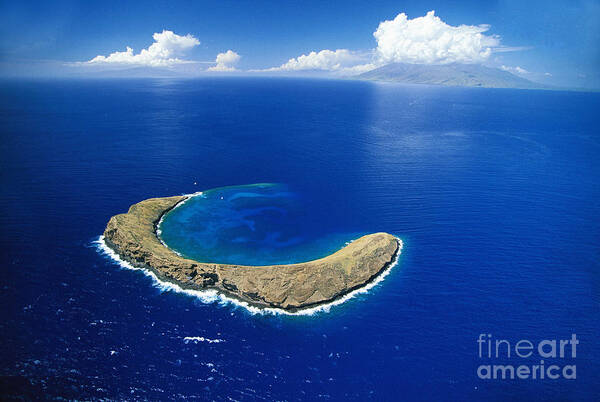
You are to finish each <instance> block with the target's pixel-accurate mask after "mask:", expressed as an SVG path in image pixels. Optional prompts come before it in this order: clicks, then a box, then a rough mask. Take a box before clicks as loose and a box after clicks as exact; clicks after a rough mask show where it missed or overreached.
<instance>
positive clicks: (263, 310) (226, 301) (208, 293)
mask: <svg viewBox="0 0 600 402" xmlns="http://www.w3.org/2000/svg"><path fill="white" fill-rule="evenodd" d="M199 195H202V192H201V191H200V192H197V193H193V194H186V195H185V196H186V198H185V199H184V200H182V201H181V202H179V203H177V205H175V206H174V207H173V208H172V209H171V211H172V210H173V209H175V208H177V207H180V206H181V205H183V204H184V203H185V202H187V201H188V200H190V199H191V198H193V197H195V196H199ZM165 215H166V214H163V216H161V218H160V220H159V221H158V223H157V224H156V234H157V237H158V239H159V241H160V242H161V243H162V244H163V246H165V247H167V248H169V247H168V246H167V245H166V244H165V243H164V242H163V241H162V239H161V238H160V229H159V227H160V224H161V223H162V221H163V219H164V216H165ZM396 240H397V241H398V251H397V252H396V255H395V256H394V259H393V260H392V262H391V263H390V264H389V265H388V266H387V267H386V268H385V269H384V270H383V271H382V272H380V273H379V274H378V275H377V276H376V277H374V278H373V279H372V280H370V281H369V282H368V283H366V284H365V285H364V286H362V287H360V288H358V289H354V290H352V291H351V292H348V293H347V294H345V295H343V296H341V297H339V298H337V299H335V300H332V301H330V302H328V303H323V304H319V305H316V306H312V307H308V308H305V309H300V310H296V311H287V310H284V309H280V308H274V307H257V306H254V305H251V304H250V303H247V302H245V301H242V300H238V299H235V298H233V297H229V296H227V295H225V294H223V293H221V292H219V291H218V290H216V289H203V290H196V289H186V288H182V287H181V286H179V285H178V284H176V283H173V282H169V281H166V280H162V279H160V278H159V277H158V276H157V275H156V274H155V273H154V272H152V271H151V270H150V269H147V268H143V267H136V266H134V265H133V264H130V263H129V262H127V261H125V260H123V259H122V258H121V257H120V256H119V255H118V254H117V253H116V252H115V251H114V250H113V249H111V248H110V247H109V246H108V245H107V244H106V242H105V241H104V235H100V236H99V237H98V239H97V240H95V241H94V242H93V244H94V245H95V246H96V248H97V249H98V251H99V252H100V253H101V254H103V255H105V256H107V257H108V258H110V259H111V260H112V261H113V262H114V263H116V264H117V265H119V266H120V267H121V268H123V269H129V270H132V271H141V272H142V273H143V274H144V275H146V276H147V277H149V278H150V279H151V280H152V285H153V286H154V287H156V288H158V289H160V290H161V291H162V292H176V293H181V294H185V295H188V296H191V297H195V298H197V299H198V300H200V301H201V302H202V303H206V304H212V303H218V304H219V305H221V306H226V305H230V304H231V305H235V306H238V307H242V308H244V309H245V310H247V311H248V312H249V313H251V314H253V315H255V314H259V315H290V316H311V315H315V314H317V313H328V312H329V311H330V310H331V307H334V306H339V305H341V304H343V303H345V302H347V301H348V300H350V299H353V298H355V297H356V296H358V295H360V294H366V293H368V292H369V290H371V289H372V288H374V287H375V286H377V285H378V284H379V283H381V282H382V281H383V280H384V279H385V277H386V276H388V275H389V273H390V272H391V270H392V269H393V268H394V267H395V266H396V265H398V260H399V258H400V255H401V254H402V248H403V242H402V240H401V239H400V238H399V237H396ZM349 243H350V242H349ZM169 249H170V248H169ZM170 250H172V249H170ZM172 251H173V250H172ZM175 253H176V254H179V253H177V252H175Z"/></svg>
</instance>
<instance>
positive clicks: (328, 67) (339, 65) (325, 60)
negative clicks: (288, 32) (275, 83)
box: [265, 49, 373, 72]
mask: <svg viewBox="0 0 600 402" xmlns="http://www.w3.org/2000/svg"><path fill="white" fill-rule="evenodd" d="M365 60H366V57H365V55H364V54H360V53H359V52H355V51H351V50H348V49H337V50H329V49H324V50H321V51H319V52H315V51H312V52H310V53H308V54H303V55H300V56H298V57H294V58H291V59H289V60H288V61H287V62H286V63H284V64H282V65H281V66H279V67H273V68H269V69H267V70H265V71H303V70H321V71H338V72H344V71H348V70H357V71H358V70H361V69H362V70H363V71H368V70H369V69H372V68H373V67H371V66H369V65H366V64H360V63H364V62H365Z"/></svg>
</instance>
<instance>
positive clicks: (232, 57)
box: [208, 50, 242, 71]
mask: <svg viewBox="0 0 600 402" xmlns="http://www.w3.org/2000/svg"><path fill="white" fill-rule="evenodd" d="M241 58H242V56H240V55H239V54H237V53H236V52H234V51H233V50H228V51H226V52H225V53H219V54H218V55H217V58H216V60H215V63H217V64H216V65H215V66H213V67H210V68H209V69H208V71H236V70H235V65H236V64H237V63H238V62H239V61H240V59H241Z"/></svg>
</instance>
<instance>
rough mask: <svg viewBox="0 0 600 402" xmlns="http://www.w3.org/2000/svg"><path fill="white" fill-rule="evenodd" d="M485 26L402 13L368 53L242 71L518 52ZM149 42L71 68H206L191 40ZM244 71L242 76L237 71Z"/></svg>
mask: <svg viewBox="0 0 600 402" xmlns="http://www.w3.org/2000/svg"><path fill="white" fill-rule="evenodd" d="M489 29H490V26H489V25H485V24H482V25H458V26H453V25H449V24H447V23H446V22H444V21H443V20H442V19H441V18H440V17H438V16H436V15H435V11H434V10H432V11H429V12H427V13H426V14H425V15H424V16H420V17H415V18H412V19H410V18H409V17H408V16H407V15H406V14H405V13H399V14H398V15H396V17H395V18H393V19H391V20H384V21H381V22H380V23H379V25H378V26H377V28H376V29H375V31H374V32H373V37H374V38H375V41H376V46H375V47H374V48H371V49H368V50H351V49H347V48H340V49H336V50H330V49H322V50H319V51H311V52H308V53H305V54H301V55H300V56H297V57H292V58H290V59H288V61H287V62H285V63H283V64H281V65H280V66H277V67H271V68H264V69H255V70H247V71H248V72H281V73H286V72H287V73H293V72H302V71H304V72H308V71H320V72H326V73H330V74H333V75H338V76H352V75H357V74H361V73H364V72H366V71H369V70H373V69H375V68H378V67H381V66H384V65H386V64H390V63H410V64H449V63H465V64H483V63H486V62H488V60H490V56H491V55H492V54H493V53H494V52H506V51H514V50H522V49H523V48H522V47H513V48H510V47H505V46H501V44H500V37H499V36H497V35H488V34H486V32H487V31H488V30H489ZM152 38H153V39H154V42H153V43H152V44H151V45H150V46H149V47H148V48H146V49H142V50H141V51H140V52H139V53H137V54H134V51H133V49H132V48H131V47H129V46H128V47H127V48H126V50H125V51H122V52H119V51H117V52H114V53H111V54H109V55H108V56H104V55H98V56H96V57H94V58H93V59H91V60H89V61H86V62H81V63H75V64H77V65H96V66H103V65H104V66H106V65H115V67H117V68H118V66H119V65H125V66H131V65H135V66H144V67H172V68H175V66H176V65H181V64H186V63H189V64H193V63H211V62H207V61H194V60H186V59H185V55H186V53H187V52H188V51H189V50H190V49H192V48H194V47H196V46H198V45H200V41H199V40H198V39H197V38H195V37H194V36H193V35H191V34H187V35H185V36H181V35H177V34H175V33H174V32H173V31H170V30H163V31H162V32H161V33H159V32H156V33H154V34H153V35H152ZM240 59H241V56H240V55H239V54H238V53H237V52H235V51H233V50H231V49H229V50H227V51H226V52H222V53H219V54H218V55H217V56H216V59H215V61H214V62H212V63H213V64H214V65H213V66H212V67H209V68H208V69H204V68H199V67H195V69H193V70H189V71H191V72H192V73H193V74H202V73H207V72H234V71H236V72H237V71H240V70H238V69H237V65H238V63H239V61H240ZM500 68H502V69H504V70H505V71H510V72H512V73H517V74H525V72H526V70H525V69H522V68H521V67H507V66H502V67H500ZM242 71H243V70H242Z"/></svg>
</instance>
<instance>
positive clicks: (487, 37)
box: [0, 0, 600, 88]
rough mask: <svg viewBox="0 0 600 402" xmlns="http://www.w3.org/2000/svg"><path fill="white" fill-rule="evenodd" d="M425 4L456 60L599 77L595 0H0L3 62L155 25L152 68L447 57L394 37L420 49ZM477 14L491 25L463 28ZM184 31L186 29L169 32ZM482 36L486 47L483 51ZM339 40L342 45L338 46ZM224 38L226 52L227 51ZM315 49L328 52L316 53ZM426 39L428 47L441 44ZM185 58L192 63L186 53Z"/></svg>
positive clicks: (67, 54)
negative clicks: (381, 30)
mask: <svg viewBox="0 0 600 402" xmlns="http://www.w3.org/2000/svg"><path fill="white" fill-rule="evenodd" d="M430 10H435V17H432V18H430V19H428V20H424V21H421V22H423V23H425V24H427V23H430V25H431V26H432V27H434V28H436V27H437V28H440V27H441V28H440V29H441V30H442V31H443V30H444V29H446V30H447V31H448V32H450V33H452V35H455V36H456V37H455V38H454V39H453V40H455V44H457V46H459V50H460V52H462V51H463V50H464V52H465V54H464V55H462V56H459V57H458V58H457V59H456V60H454V61H458V62H462V61H465V60H466V61H467V62H476V63H481V64H486V65H491V66H495V67H500V68H502V67H503V68H505V69H510V71H512V72H514V73H517V74H520V75H522V76H524V77H525V78H529V79H533V80H536V81H541V82H546V83H549V84H555V85H566V86H578V87H595V88H597V87H600V0H599V1H591V0H585V1H579V0H573V1H562V0H558V1H544V2H541V1H523V0H521V1H515V0H509V1H481V0H479V1H462V2H456V1H378V2H373V1H369V2H367V1H343V2H342V1H340V2H326V1H301V2H300V1H298V2H295V1H294V2H292V1H272V2H270V1H269V2H267V1H252V2H251V1H248V2H245V1H227V0H219V1H189V2H183V1H182V2H175V1H150V2H139V3H138V2H116V1H114V2H113V1H102V2H92V1H87V2H84V1H80V2H75V1H52V2H46V1H39V2H36V1H19V2H16V1H15V2H9V1H4V2H2V3H0V15H2V21H3V23H2V24H0V32H1V34H0V38H2V39H1V40H0V74H2V75H5V76H6V75H8V76H11V75H27V74H31V75H44V74H49V75H52V74H61V73H62V74H68V73H70V72H73V71H75V70H77V69H85V68H86V67H87V65H84V63H80V64H77V62H87V61H89V60H92V59H93V58H94V57H96V56H99V55H101V56H104V57H108V56H109V55H111V54H112V53H114V52H124V51H125V49H126V47H127V46H129V47H131V48H132V54H133V55H135V54H138V53H139V52H140V50H141V49H147V48H148V47H149V46H151V45H152V43H153V42H155V41H156V40H155V39H153V34H154V33H162V32H163V31H164V30H167V31H171V32H173V34H174V35H176V36H168V35H165V36H161V37H159V40H158V41H159V42H160V43H159V46H158V47H155V48H154V50H156V49H158V50H159V51H163V50H164V51H167V52H168V53H169V56H165V57H166V58H165V59H164V60H171V61H169V62H168V63H167V64H169V65H168V66H165V65H158V66H157V65H154V66H151V67H153V68H171V69H173V68H179V69H182V71H187V72H190V71H193V72H200V71H205V70H206V69H209V68H211V67H212V69H213V70H217V71H220V72H224V71H227V70H234V69H235V70H237V71H245V72H247V71H248V70H261V69H269V68H280V69H281V67H282V66H283V65H285V64H286V63H287V62H288V61H289V60H290V59H295V62H294V63H292V64H288V65H287V67H285V68H283V69H284V70H290V69H291V70H294V71H296V72H301V71H304V68H305V67H302V66H303V65H304V64H306V63H308V64H310V65H311V66H313V67H314V66H316V67H318V68H320V69H323V71H325V72H328V73H332V74H335V73H336V72H337V73H339V74H342V73H343V72H347V71H349V70H347V68H350V67H356V66H359V67H357V68H359V69H360V68H365V69H366V68H369V67H368V66H369V65H371V66H376V65H380V64H382V63H384V62H393V61H409V62H416V63H429V62H431V63H444V62H450V61H453V60H451V59H448V58H447V56H448V54H456V53H455V52H454V53H453V50H452V49H454V48H452V46H451V45H449V46H450V48H448V49H451V50H450V53H444V54H445V55H446V56H440V57H438V58H433V59H431V58H429V59H422V58H419V57H420V56H419V57H416V58H414V57H413V58H411V54H410V52H409V51H408V50H407V49H403V48H401V47H400V45H399V43H404V42H402V41H404V40H406V39H407V38H408V40H410V41H412V42H411V43H412V45H413V47H412V48H411V49H413V50H414V49H415V47H414V46H417V47H416V49H421V48H420V47H419V46H421V45H423V44H422V43H417V42H418V40H420V39H415V34H414V29H413V30H412V31H411V30H410V26H411V25H410V22H411V21H413V20H414V19H416V18H419V17H424V16H426V14H427V13H428V12H429V11H430ZM400 13H405V14H406V16H407V20H408V22H409V24H408V25H406V24H405V23H403V22H402V21H399V20H397V21H396V22H395V23H394V24H396V25H395V26H392V25H393V24H391V23H390V24H389V25H390V30H389V31H390V32H387V33H385V34H383V35H381V37H380V42H381V43H379V42H378V41H377V40H376V38H375V37H374V36H373V33H374V32H375V31H376V30H377V29H378V27H379V26H380V24H381V23H382V22H383V21H392V20H394V19H395V17H396V16H397V15H398V14H400ZM435 19H439V21H437V20H435ZM434 20H435V21H434ZM417 21H420V20H417ZM428 21H429V22H428ZM403 24H404V25H403ZM436 24H437V25H436ZM482 24H485V25H488V27H486V28H485V29H484V30H483V31H481V32H475V33H473V32H471V31H472V30H473V29H475V30H477V29H479V28H476V27H479V26H480V25H482ZM461 25H465V26H471V28H470V29H471V31H469V29H466V30H464V31H461V29H459V28H458V27H460V26H461ZM414 26H415V27H416V26H420V25H417V23H415V24H414ZM426 26H427V25H426ZM402 27H404V28H402ZM474 27H475V28H474ZM437 28H436V29H437ZM411 32H412V33H411ZM442 33H443V32H442ZM188 34H189V35H190V36H191V37H193V40H187V41H186V40H185V39H181V41H180V42H177V41H179V38H180V37H185V35H188ZM478 34H479V35H483V39H484V45H483V47H478V48H475V49H463V47H462V46H463V45H465V43H471V42H469V41H470V40H471V39H472V38H475V37H476V35H478ZM411 35H412V36H411ZM440 35H441V34H440ZM465 35H466V37H465ZM188 38H189V37H188ZM479 38H481V36H479ZM485 41H487V42H485ZM197 42H198V44H197ZM164 43H167V45H164ZM486 43H487V44H486ZM165 46H166V47H165ZM173 46H174V47H173ZM427 46H428V45H427V44H426V45H425V49H426V50H427V49H429V48H427ZM436 46H437V45H436ZM467 46H470V45H467ZM488 47H489V48H490V50H491V53H489V54H488V53H486V52H485V51H486V50H487V48H488ZM338 49H342V50H344V51H345V52H342V53H340V52H338V53H335V51H336V50H338ZM386 49H387V50H386ZM448 49H446V50H448ZM229 50H231V53H227V51H229ZM322 50H330V51H331V52H332V53H331V54H330V53H327V52H325V53H320V54H319V53H318V52H320V51H322ZM429 50H431V51H432V52H433V53H435V54H438V53H437V52H438V51H439V49H437V48H433V49H429ZM313 51H314V52H316V53H317V54H316V55H315V56H314V57H313V58H308V59H307V58H304V59H299V57H300V56H302V55H307V56H308V55H310V52H313ZM346 51H347V52H346ZM473 51H475V53H473ZM386 52H387V53H386ZM469 52H471V53H469ZM219 53H223V56H221V59H220V60H221V61H222V62H221V63H216V58H217V55H218V54H219ZM467 53H469V54H471V56H466V54H467ZM473 54H476V56H473ZM127 57H129V56H127V55H116V56H114V57H113V58H111V59H105V60H97V62H96V63H92V64H94V68H90V69H88V70H86V71H88V72H89V73H90V74H93V73H94V72H95V71H97V70H99V69H102V68H105V67H110V68H117V67H118V66H119V63H120V62H119V63H112V61H119V60H128V61H131V62H133V63H134V64H135V63H137V62H138V61H140V60H142V59H140V58H136V59H127ZM436 57H437V56H436ZM461 57H462V58H461ZM123 58H125V59H123ZM407 58H408V60H407ZM175 59H177V60H176V61H177V63H179V62H181V64H180V65H179V66H174V64H176V63H175ZM135 60H137V61H135ZM109 61H110V63H109ZM189 61H193V62H195V63H184V62H189ZM338 62H340V63H341V64H340V63H338ZM303 63H304V64H303ZM311 63H312V64H311ZM315 63H316V64H315ZM308 64H307V65H308ZM131 66H132V65H131V64H128V65H127V67H131ZM340 66H341V67H340ZM360 66H363V67H360ZM517 67H518V68H519V69H517ZM144 68H150V67H149V66H148V65H146V66H144ZM306 68H307V69H308V67H306ZM357 71H358V70H357Z"/></svg>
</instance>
